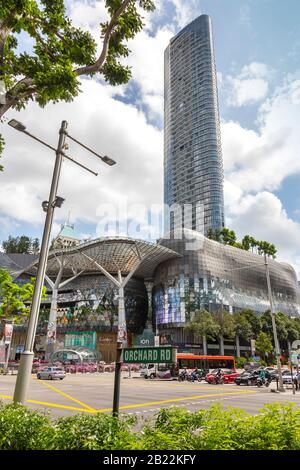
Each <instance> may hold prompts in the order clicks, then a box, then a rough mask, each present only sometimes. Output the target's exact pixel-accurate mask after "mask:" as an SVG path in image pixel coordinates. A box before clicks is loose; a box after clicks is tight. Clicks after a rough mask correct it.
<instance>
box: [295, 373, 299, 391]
mask: <svg viewBox="0 0 300 470" xmlns="http://www.w3.org/2000/svg"><path fill="white" fill-rule="evenodd" d="M295 385H296V390H299V389H300V371H299V370H298V372H297V373H296V380H295Z"/></svg>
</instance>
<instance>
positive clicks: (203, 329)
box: [186, 310, 219, 355]
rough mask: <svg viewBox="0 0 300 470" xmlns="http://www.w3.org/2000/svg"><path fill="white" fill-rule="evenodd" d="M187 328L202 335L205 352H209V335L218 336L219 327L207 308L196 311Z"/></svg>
mask: <svg viewBox="0 0 300 470" xmlns="http://www.w3.org/2000/svg"><path fill="white" fill-rule="evenodd" d="M186 329H187V330H189V331H192V332H193V333H194V334H195V335H197V336H201V337H202V343H203V354H205V355H206V354H207V336H216V335H218V332H219V327H218V325H217V323H216V322H215V321H214V318H213V316H212V314H211V313H210V312H208V311H207V310H199V311H197V312H195V316H194V318H193V320H192V321H191V322H190V323H188V325H187V326H186Z"/></svg>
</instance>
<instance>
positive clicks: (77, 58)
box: [0, 0, 155, 147]
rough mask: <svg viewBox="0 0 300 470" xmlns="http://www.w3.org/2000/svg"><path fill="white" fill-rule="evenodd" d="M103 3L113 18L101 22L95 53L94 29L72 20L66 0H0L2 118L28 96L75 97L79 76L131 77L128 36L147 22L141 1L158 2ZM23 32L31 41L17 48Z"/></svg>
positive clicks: (146, 6) (119, 80)
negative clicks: (24, 48) (26, 47)
mask: <svg viewBox="0 0 300 470" xmlns="http://www.w3.org/2000/svg"><path fill="white" fill-rule="evenodd" d="M105 7H106V9H107V12H108V15H109V19H108V21H107V22H105V23H101V24H100V30H101V35H102V36H101V37H102V45H101V48H100V49H101V50H100V53H99V54H98V55H97V44H96V42H95V40H94V39H93V37H92V35H91V34H90V33H89V32H88V31H83V30H82V29H80V28H75V27H74V26H73V25H72V21H71V20H70V18H68V16H67V13H66V9H65V5H64V1H63V0H39V1H38V0H0V74H1V77H0V78H1V79H2V81H3V82H4V85H5V90H6V93H5V99H4V100H3V102H2V104H0V118H1V117H3V116H4V114H5V113H6V112H7V111H8V110H9V109H10V108H14V109H17V110H19V109H21V108H24V107H25V106H26V105H27V103H28V102H29V101H30V100H33V101H36V102H37V103H38V104H39V105H40V106H45V105H46V104H47V103H48V102H50V101H52V102H57V101H60V100H63V101H72V100H73V98H74V97H75V96H77V95H78V93H79V92H80V81H79V77H81V76H92V75H95V74H100V75H102V77H103V78H104V80H106V81H107V82H108V83H110V84H111V85H119V84H124V83H127V82H128V81H129V79H130V77H131V70H130V68H129V67H128V66H126V65H123V63H122V59H123V58H124V57H127V56H128V55H129V52H130V51H129V49H128V47H127V45H126V41H128V40H129V39H132V38H133V37H134V36H135V35H136V34H137V33H138V32H139V31H141V30H142V28H143V21H142V20H143V18H142V16H141V13H140V11H139V9H138V7H140V8H141V9H142V10H144V11H153V10H154V9H155V5H154V2H153V0H105ZM24 33H25V34H27V35H29V36H30V38H31V40H32V41H33V47H32V50H30V51H25V52H24V51H22V52H18V39H19V35H20V34H24ZM99 36H100V31H99ZM0 147H3V139H1V141H0Z"/></svg>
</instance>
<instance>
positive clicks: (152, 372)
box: [140, 364, 157, 380]
mask: <svg viewBox="0 0 300 470" xmlns="http://www.w3.org/2000/svg"><path fill="white" fill-rule="evenodd" d="M140 376H141V377H144V378H145V379H151V380H152V379H155V378H156V377H157V364H142V365H141V371H140Z"/></svg>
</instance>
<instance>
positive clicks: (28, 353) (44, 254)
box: [14, 121, 67, 404]
mask: <svg viewBox="0 0 300 470" xmlns="http://www.w3.org/2000/svg"><path fill="white" fill-rule="evenodd" d="M66 130H67V122H66V121H63V122H62V125H61V128H60V131H59V141H58V146H57V149H56V159H55V166H54V171H53V176H52V183H51V189H50V196H49V201H48V203H44V207H45V209H46V210H47V215H46V220H45V226H44V232H43V239H42V244H41V252H40V256H39V261H38V269H37V276H36V282H35V286H34V291H33V297H32V303H31V309H30V315H29V323H28V329H27V334H26V341H25V349H24V351H23V353H22V354H21V359H20V366H19V370H18V375H17V381H16V386H15V392H14V403H22V404H24V403H25V401H26V395H27V390H28V387H29V380H30V377H31V369H32V362H33V355H34V353H33V346H34V339H35V334H36V328H37V322H38V317H39V310H40V304H41V294H42V289H43V284H44V278H45V270H46V265H47V258H48V253H49V239H50V233H51V228H52V222H53V215H54V210H55V207H57V206H58V207H60V206H59V204H61V202H62V201H61V200H57V188H58V183H59V177H60V171H61V164H62V159H63V154H62V152H63V149H64V146H65V140H66ZM45 209H44V210H45Z"/></svg>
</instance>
